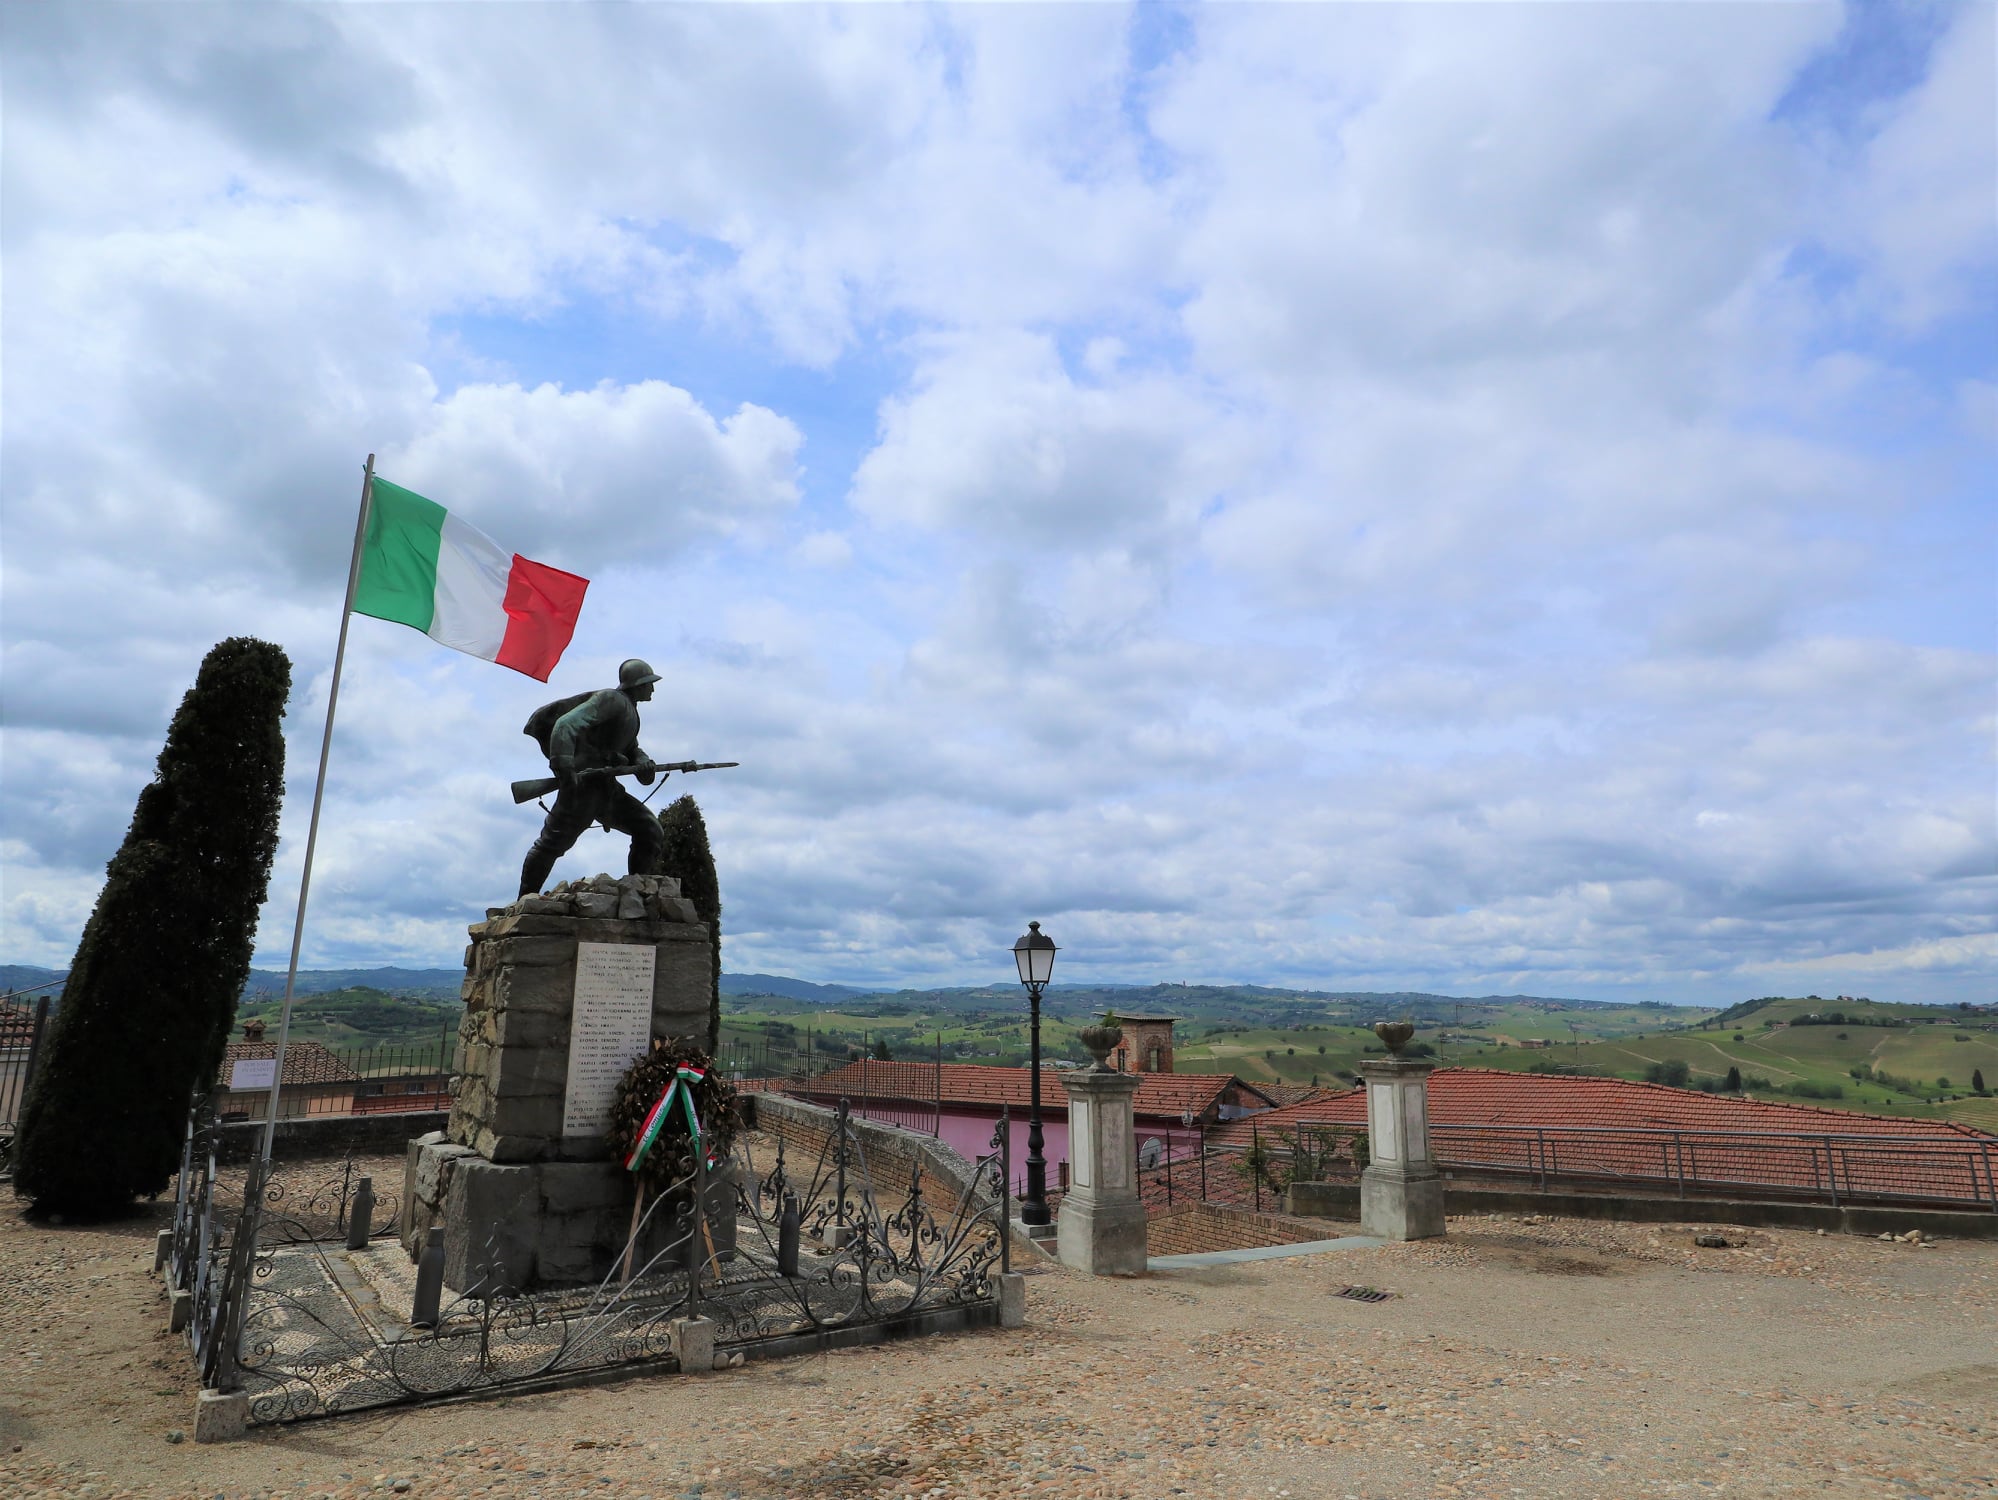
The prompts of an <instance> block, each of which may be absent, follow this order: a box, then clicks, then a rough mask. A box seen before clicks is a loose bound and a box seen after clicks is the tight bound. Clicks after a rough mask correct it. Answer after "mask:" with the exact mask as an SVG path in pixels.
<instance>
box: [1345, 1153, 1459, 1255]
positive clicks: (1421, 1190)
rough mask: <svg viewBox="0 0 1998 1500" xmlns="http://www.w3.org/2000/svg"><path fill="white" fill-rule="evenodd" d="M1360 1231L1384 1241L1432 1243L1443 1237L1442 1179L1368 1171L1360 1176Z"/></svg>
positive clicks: (1379, 1169)
mask: <svg viewBox="0 0 1998 1500" xmlns="http://www.w3.org/2000/svg"><path fill="white" fill-rule="evenodd" d="M1360 1227H1361V1228H1362V1229H1364V1230H1366V1232H1367V1233H1368V1234H1372V1235H1378V1236H1380V1238H1382V1239H1384V1240H1433V1239H1436V1238H1438V1237H1439V1236H1441V1235H1442V1233H1443V1179H1442V1178H1441V1177H1440V1176H1438V1175H1437V1174H1436V1172H1435V1170H1434V1169H1433V1168H1432V1169H1431V1170H1430V1171H1429V1172H1427V1173H1425V1174H1415V1173H1410V1174H1406V1175H1404V1174H1403V1173H1400V1172H1388V1171H1383V1170H1382V1169H1381V1168H1379V1167H1369V1168H1367V1170H1366V1171H1364V1172H1362V1173H1361V1174H1360Z"/></svg>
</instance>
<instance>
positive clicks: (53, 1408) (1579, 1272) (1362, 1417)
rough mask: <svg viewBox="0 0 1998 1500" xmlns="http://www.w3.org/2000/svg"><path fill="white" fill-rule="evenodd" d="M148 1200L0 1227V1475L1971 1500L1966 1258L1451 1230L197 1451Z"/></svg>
mask: <svg viewBox="0 0 1998 1500" xmlns="http://www.w3.org/2000/svg"><path fill="white" fill-rule="evenodd" d="M164 1218H165V1213H164V1209H159V1210H155V1212H154V1213H153V1214H151V1215H150V1216H142V1217H138V1218H134V1219H132V1220H129V1221H125V1222H122V1223H118V1224H113V1225H108V1226H94V1227H88V1228H64V1227H51V1226H47V1225H41V1224H35V1223H31V1222H29V1221H28V1220H26V1219H24V1218H23V1217H21V1216H20V1214H19V1213H18V1211H16V1210H15V1208H14V1207H13V1206H12V1205H8V1206H7V1208H6V1209H5V1210H4V1211H0V1356H4V1357H0V1495H5V1496H7V1497H16V1496H43V1495H61V1496H65V1497H71V1496H74V1497H111V1496H149V1497H150V1496H161V1497H165V1496H190V1497H201V1500H210V1497H217V1496H226V1497H229V1500H236V1497H239V1496H333V1497H349V1496H359V1495H394V1494H408V1495H413V1496H419V1497H440V1500H441V1497H447V1496H466V1497H469V1496H484V1497H512V1496H522V1497H542V1500H558V1497H560V1500H571V1497H577V1496H603V1497H607V1500H617V1497H629V1496H652V1497H660V1500H680V1497H688V1496H699V1497H701V1500H776V1497H784V1500H791V1497H797V1500H806V1497H834V1500H872V1497H889V1496H927V1497H931V1500H944V1497H952V1500H957V1497H977V1496H1002V1495H1004V1496H1010V1495H1020V1494H1033V1495H1041V1496H1050V1497H1104V1500H1113V1497H1114V1500H1153V1497H1162V1496H1172V1495H1187V1496H1195V1497H1217V1500H1218V1497H1226V1500H1271V1497H1277V1496H1295V1497H1300V1500H1302V1497H1330V1500H1340V1497H1375V1496H1390V1495H1392V1496H1432V1495H1434V1496H1500V1497H1504V1496H1590V1497H1594V1496H1645V1495H1665V1494H1685V1495H1729V1496H1790V1495H1830V1496H1846V1495H1851V1496H1893V1497H1908V1496H1925V1497H1932V1500H1940V1497H1945V1496H1949V1497H1956V1496H1998V1242H1994V1241H1977V1242H1970V1241H1956V1242H1945V1243H1943V1244H1940V1245H1938V1246H1935V1247H1934V1248H1916V1247H1914V1246H1908V1245H1900V1244H1894V1245H1888V1244H1883V1243H1880V1242H1879V1241H1875V1240H1861V1239H1853V1238H1842V1237H1836V1236H1823V1235H1817V1234H1810V1233H1801V1232H1795V1231H1760V1230H1734V1229H1729V1228H1727V1227H1725V1226H1713V1227H1717V1228H1719V1229H1720V1232H1722V1233H1723V1234H1725V1235H1727V1237H1728V1238H1729V1239H1730V1240H1733V1241H1737V1242H1739V1244H1738V1247H1737V1248H1731V1249H1726V1250H1715V1249H1701V1248H1696V1247H1695V1246H1694V1245H1693V1244H1692V1238H1693V1234H1694V1233H1695V1232H1697V1231H1699V1230H1704V1229H1706V1228H1708V1227H1709V1226H1705V1225H1699V1226H1694V1225H1687V1226H1684V1227H1681V1226H1658V1225H1611V1224H1601V1223H1594V1222H1584V1221H1578V1220H1533V1219H1528V1220H1524V1221H1522V1220H1518V1219H1494V1218H1463V1219H1453V1220H1451V1222H1450V1239H1449V1240H1448V1241H1447V1242H1440V1243H1439V1242H1431V1243H1429V1244H1423V1245H1396V1246H1389V1247H1384V1248H1381V1249H1377V1250H1358V1251H1343V1252H1336V1253H1332V1254H1326V1255H1320V1256H1315V1257H1309V1258H1291V1259H1282V1260H1268V1261H1262V1262H1257V1263H1253V1264H1247V1265H1239V1266H1228V1267H1221V1268H1213V1269H1205V1270H1191V1271H1174V1272H1154V1273H1153V1274H1151V1275H1149V1276H1147V1277H1144V1278H1140V1279H1136V1280H1131V1281H1091V1280H1089V1279H1087V1278H1084V1277H1080V1276H1076V1275H1073V1274H1071V1273H1069V1272H1067V1271H1064V1270H1060V1269H1055V1268H1048V1269H1037V1270H1036V1271H1035V1272H1034V1274H1032V1275H1031V1276H1030V1277H1029V1280H1028V1294H1029V1313H1028V1317H1029V1326H1028V1327H1027V1328H1025V1329H1023V1330H1018V1331H1014V1332H1001V1331H996V1330H995V1331H990V1332H981V1333H974V1334H964V1335H958V1336H953V1337H944V1338H936V1339H930V1340H927V1341H923V1342H919V1343H910V1344H901V1345H896V1346H890V1347H887V1348H880V1349H872V1350H860V1351H847V1352H842V1353H839V1354H834V1355H827V1356H821V1357H814V1358H807V1359H799V1360H792V1361H785V1362H776V1363H768V1364H753V1365H750V1366H748V1367H745V1368H743V1369H740V1370H735V1371H731V1372H727V1373H723V1374H716V1375H710V1376H706V1377H701V1378H698V1379H695V1378H680V1377H663V1378H655V1379H649V1380H648V1379H639V1380H633V1381H627V1382H624V1383H620V1384H615V1385H609V1386H600V1387H595V1388H589V1389H582V1390H575V1391H569V1392H565V1393H560V1394H556V1395H549V1396H538V1397H532V1398H527V1399H520V1400H513V1401H487V1402H482V1403H475V1404H468V1405H461V1406H454V1407H435V1408H428V1409H411V1410H404V1411H401V1412H390V1413H385V1414H376V1415H369V1416H360V1417H354V1418H349V1419H344V1420H338V1421H333V1422H320V1423H312V1424H306V1425H301V1426H298V1427H295V1428H291V1429H282V1430H275V1431H267V1432H261V1433H257V1434H254V1435H253V1436H252V1437H250V1438H249V1439H247V1440H245V1441H243V1442H240V1443H236V1444H230V1445H226V1446H217V1447H197V1446H195V1445H194V1444H193V1443H192V1442H186V1441H175V1440H174V1439H175V1436H176V1435H177V1434H179V1433H181V1432H184V1431H185V1430H187V1429H190V1428H191V1427H192V1417H193V1407H194V1401H193V1392H192V1389H191V1388H190V1382H189V1364H188V1357H187V1353H186V1348H185V1344H184V1341H183V1340H182V1338H180V1337H179V1336H175V1337H172V1338H169V1337H167V1336H166V1335H165V1334H164V1333H162V1332H161V1331H160V1327H161V1320H162V1316H163V1310H164V1298H163V1296H162V1294H161V1293H160V1291H159V1289H158V1282H157V1280H156V1279H155V1278H154V1277H153V1276H152V1275H151V1274H150V1266H151V1258H152V1238H153V1233H154V1230H155V1229H156V1228H157V1227H158V1226H159V1225H160V1224H162V1223H163V1222H164ZM1348 1228H1349V1226H1332V1225H1328V1229H1327V1232H1328V1234H1337V1233H1342V1232H1347V1230H1348ZM1349 1284H1358V1285H1365V1286H1372V1287H1377V1288H1381V1289H1384V1290H1387V1291H1390V1292H1392V1293H1393V1294H1394V1295H1393V1297H1392V1298H1391V1299H1390V1300H1388V1301H1384V1302H1378V1303H1371V1304H1367V1303H1359V1302H1354V1301H1350V1300H1347V1299H1344V1298H1341V1297H1339V1296H1338V1295H1337V1293H1338V1292H1339V1291H1340V1290H1341V1289H1342V1288H1343V1287H1345V1286H1347V1285H1349Z"/></svg>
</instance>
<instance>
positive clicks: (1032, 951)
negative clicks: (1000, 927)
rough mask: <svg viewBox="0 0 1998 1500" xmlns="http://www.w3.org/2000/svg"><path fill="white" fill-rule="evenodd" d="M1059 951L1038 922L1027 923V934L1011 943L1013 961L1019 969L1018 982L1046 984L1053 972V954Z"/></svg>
mask: <svg viewBox="0 0 1998 1500" xmlns="http://www.w3.org/2000/svg"><path fill="white" fill-rule="evenodd" d="M1057 951H1059V950H1057V949H1056V947H1055V945H1054V939H1053V938H1051V937H1049V936H1048V935H1047V934H1046V933H1044V932H1042V931H1041V924H1040V923H1039V922H1029V923H1028V924H1027V935H1026V936H1025V937H1023V938H1021V939H1020V941H1019V942H1017V943H1015V944H1014V945H1013V962H1014V963H1015V964H1017V965H1018V966H1019V969H1020V983H1022V984H1034V985H1040V984H1046V983H1047V982H1048V979H1049V978H1050V977H1051V976H1052V975H1053V974H1054V956H1055V954H1056V952H1057Z"/></svg>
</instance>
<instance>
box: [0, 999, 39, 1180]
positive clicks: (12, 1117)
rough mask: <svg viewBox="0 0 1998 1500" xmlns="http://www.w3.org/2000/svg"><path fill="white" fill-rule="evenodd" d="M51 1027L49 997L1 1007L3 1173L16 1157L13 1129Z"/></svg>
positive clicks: (0, 1144) (0, 1163)
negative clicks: (28, 1003) (14, 1155)
mask: <svg viewBox="0 0 1998 1500" xmlns="http://www.w3.org/2000/svg"><path fill="white" fill-rule="evenodd" d="M48 1028H49V996H47V995H43V996H42V997H41V998H40V999H38V1000H37V1001H36V1002H35V1003H34V1006H33V1007H32V1008H30V1007H29V1006H27V1005H25V1004H23V1003H21V1002H20V1001H16V1000H9V1001H7V1002H5V1004H4V1005H0V1170H5V1169H6V1167H7V1165H8V1163H9V1162H10V1161H11V1160H12V1158H13V1146H14V1128H15V1127H16V1126H17V1125H19V1124H20V1123H21V1106H22V1104H23V1103H24V1102H25V1101H26V1099H27V1097H28V1084H29V1083H30V1082H31V1081H32V1080H33V1078H34V1076H35V1067H36V1065H37V1064H38V1063H39V1062H40V1060H41V1055H42V1040H43V1038H44V1037H45V1036H46V1035H47V1033H48Z"/></svg>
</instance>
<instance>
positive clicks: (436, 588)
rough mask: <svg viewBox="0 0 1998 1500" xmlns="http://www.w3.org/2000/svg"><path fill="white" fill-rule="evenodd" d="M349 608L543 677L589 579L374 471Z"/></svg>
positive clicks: (571, 627) (568, 632)
mask: <svg viewBox="0 0 1998 1500" xmlns="http://www.w3.org/2000/svg"><path fill="white" fill-rule="evenodd" d="M369 491H370V495H371V500H370V503H369V507H368V534H367V537H366V540H365V541H364V542H363V543H362V547H361V576H360V578H359V579H358V580H357V581H356V583H355V585H354V613H356V614H361V615H372V616H373V617H374V618H375V619H377V620H394V621H395V622H396V623H398V624H401V625H413V626H415V627H416V628H417V629H418V630H420V631H422V632H423V633H424V634H425V635H427V636H429V637H430V638H431V639H432V640H433V641H435V642H437V643H438V644H439V645H440V646H450V647H451V648H453V649H454V650H458V651H464V652H468V653H469V654H471V655H473V656H477V657H482V658H484V659H485V660H486V661H495V662H498V663H499V664H500V665H501V666H503V667H512V668H513V669H514V671H516V672H525V673H526V674H527V675H528V676H529V677H532V678H535V679H537V680H538V681H541V682H546V681H547V680H548V674H549V673H550V672H553V671H554V670H555V663H556V662H558V661H560V660H561V659H562V652H563V651H564V650H565V649H566V648H567V647H568V644H569V637H570V636H572V635H574V634H575V633H576V616H577V615H578V614H580V613H581V612H582V608H583V591H584V590H585V589H587V588H588V587H589V586H590V581H589V579H587V578H578V577H577V576H576V575H575V574H574V573H564V572H563V571H562V570H561V569H560V568H551V567H549V566H548V565H547V564H546V563H538V562H531V561H529V560H528V559H527V558H525V557H522V556H521V555H520V554H519V553H517V552H513V553H508V552H502V551H501V550H500V549H499V547H498V546H496V545H495V544H494V543H493V541H492V539H491V538H490V537H488V536H487V535H486V534H485V533H484V532H482V531H477V530H474V529H473V528H472V527H470V526H468V525H466V524H465V523H464V522H463V521H461V520H459V519H458V518H457V517H456V516H454V515H452V514H451V513H450V512H449V511H447V510H445V509H444V507H443V506H441V505H439V504H438V503H437V502H436V501H435V500H426V499H424V498H423V496H421V495H419V494H417V493H416V492H415V491H413V490H406V489H404V488H403V487H402V486H401V485H399V484H390V483H389V482H388V481H387V480H386V479H383V478H380V477H379V476H377V477H376V478H375V479H374V480H373V482H372V483H371V485H370V487H369Z"/></svg>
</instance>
